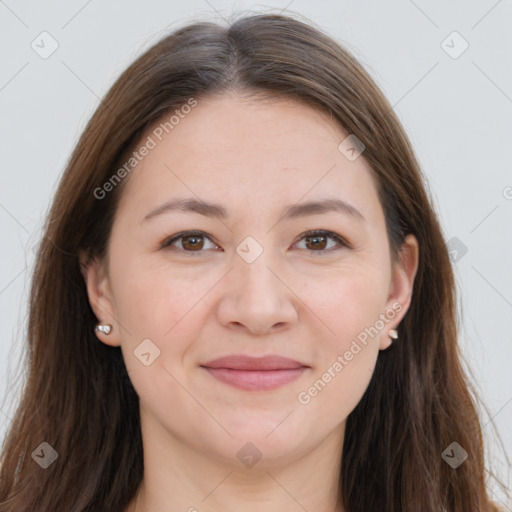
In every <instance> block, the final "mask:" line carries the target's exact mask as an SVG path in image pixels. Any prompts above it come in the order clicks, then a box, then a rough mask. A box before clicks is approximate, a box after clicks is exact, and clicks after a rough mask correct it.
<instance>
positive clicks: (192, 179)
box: [120, 94, 380, 218]
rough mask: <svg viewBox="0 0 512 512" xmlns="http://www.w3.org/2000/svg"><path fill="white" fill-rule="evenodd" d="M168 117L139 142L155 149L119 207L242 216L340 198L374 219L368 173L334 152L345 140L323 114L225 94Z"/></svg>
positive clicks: (293, 104) (300, 105) (303, 107)
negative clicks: (208, 209)
mask: <svg viewBox="0 0 512 512" xmlns="http://www.w3.org/2000/svg"><path fill="white" fill-rule="evenodd" d="M171 116H172V113H171V114H169V115H166V116H164V117H163V118H162V119H161V120H159V121H158V122H156V123H154V124H153V126H151V127H150V128H149V129H148V130H147V131H146V133H145V134H144V136H143V137H142V138H141V144H144V143H145V142H146V141H148V140H149V139H151V141H152V144H151V145H152V146H154V147H153V148H152V149H151V150H150V151H149V152H148V154H147V155H146V156H144V157H143V158H142V159H141V161H140V162H139V164H138V165H137V166H136V167H135V169H134V171H133V172H132V173H131V175H130V178H129V180H128V181H129V182H128V183H127V187H126V190H125V191H124V192H123V197H122V200H121V205H120V206H122V204H123V202H126V201H129V202H130V203H131V206H132V207H133V206H134V207H135V209H137V207H138V206H140V207H142V205H144V206H151V205H152V206H154V205H155V204H157V203H159V202H163V201H166V200H169V199H171V198H172V197H174V196H178V195H179V196H183V195H187V196H191V195H195V196H196V197H197V199H199V200H204V201H206V202H216V203H224V204H226V203H230V204H233V205H239V206H241V207H242V208H243V209H244V211H246V212H247V213H248V214H249V213H250V212H251V211H254V212H256V211H257V210H258V207H259V208H260V209H261V208H262V207H265V209H266V210H269V209H272V204H273V203H275V204H276V205H282V204H283V203H286V204H289V203H297V202H299V201H300V200H301V198H304V200H306V199H307V200H314V199H320V198H323V197H326V196H329V197H332V196H333V195H338V194H339V195H340V197H343V198H344V199H346V200H347V201H348V202H351V203H352V204H354V206H356V204H357V206H356V207H357V208H358V209H359V210H360V211H363V214H364V216H365V217H369V218H371V217H372V215H378V214H379V210H380V205H379V202H378V197H377V191H376V186H375V182H374V177H373V174H372V170H371V168H370V166H369V165H368V163H367V162H366V160H365V159H364V157H362V156H361V157H359V158H357V159H356V160H354V161H350V160H349V159H347V157H346V156H345V155H344V154H343V153H342V152H340V150H339V145H340V143H341V142H342V141H343V140H344V139H345V138H346V137H347V136H348V135H349V134H348V133H347V132H345V131H344V130H343V129H342V128H341V127H340V126H339V124H338V123H337V122H336V121H335V120H334V119H333V118H331V116H329V114H328V113H326V112H324V111H321V110H319V109H314V108H313V107H311V106H309V105H307V104H305V103H302V102H298V101H295V100H290V99H280V98H279V99H276V98H264V97H263V98H262V97H259V98H244V97H241V96H239V95H236V94H224V95H221V96H216V97H209V98H204V99H198V100H197V104H196V106H194V107H193V108H190V109H186V110H183V111H181V112H176V115H174V116H173V119H172V120H171ZM132 210H133V208H132Z"/></svg>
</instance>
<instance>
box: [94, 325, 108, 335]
mask: <svg viewBox="0 0 512 512" xmlns="http://www.w3.org/2000/svg"><path fill="white" fill-rule="evenodd" d="M94 330H95V331H96V332H102V333H103V334H106V335H109V334H110V332H111V331H112V326H111V325H110V324H98V325H96V327H95V328H94Z"/></svg>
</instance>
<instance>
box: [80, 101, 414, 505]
mask: <svg viewBox="0 0 512 512" xmlns="http://www.w3.org/2000/svg"><path fill="white" fill-rule="evenodd" d="M150 134H151V128H150V129H149V130H148V132H147V133H146V135H145V136H144V137H143V139H142V140H146V137H147V135H150ZM347 135H348V133H345V132H344V131H343V130H342V129H341V128H340V127H339V126H338V125H337V123H335V122H334V121H333V120H332V119H331V118H330V117H329V116H328V115H327V114H325V113H323V112H318V111H316V110H314V109H312V108H311V107H310V106H307V105H305V104H302V103H299V102H296V101H293V100H282V99H279V100H277V99H273V100H270V99H269V101H257V100H256V99H255V98H244V97H242V96H240V95H236V94H234V93H230V94H224V95H221V96H216V97H211V98H208V99H201V100H200V101H198V105H197V106H196V107H195V108H194V109H192V111H191V112H190V113H189V114H187V116H186V117H185V118H184V119H182V120H180V123H179V124H178V125H177V126H175V127H174V129H173V130H172V131H171V132H170V133H169V135H167V136H166V137H165V138H164V139H163V140H162V141H161V142H159V143H158V145H157V146H156V147H155V148H154V149H152V150H151V151H150V152H149V154H148V155H147V156H145V157H144V159H143V160H142V161H141V162H140V163H139V164H138V165H137V167H136V169H135V170H134V171H133V172H132V174H131V175H130V176H129V179H128V182H127V183H126V184H125V185H126V187H125V188H124V190H123V193H122V196H121V201H120V204H119V207H118V211H117V213H116V217H115V220H114V224H113V229H112V234H111V239H110V244H109V248H108V254H107V257H106V259H105V260H104V261H97V260H95V261H93V262H91V263H90V264H89V265H88V267H87V268H86V269H85V270H84V278H85V281H86V285H87V290H88V294H89V300H90V303H91V306H92V307H93V310H94V312H95V314H96V316H97V318H98V320H99V321H100V322H105V323H110V324H112V326H113V330H112V333H111V334H109V335H108V336H107V335H105V334H102V333H98V338H99V340H100V341H101V342H103V343H106V344H108V345H112V346H120V347H121V350H122V353H123V357H124V360H125V364H126V367H127V370H128V372H129V375H130V379H131V381H132V383H133V386H134V387H135V389H136V391H137V393H138V395H139V397H140V413H141V425H142V437H143V443H144V465H145V474H144V479H143V483H142V486H141V488H140V490H139V491H140V492H139V493H138V496H137V497H136V498H135V499H134V500H133V501H132V503H131V504H130V506H129V507H128V509H127V510H128V511H131V512H133V511H152V512H160V511H162V512H163V511H166V512H167V511H170V510H173V511H174V510H182V511H187V510H188V511H190V512H192V511H194V510H198V511H201V512H208V511H218V510H226V511H234V510H244V511H247V512H253V511H262V510H264V511H265V512H273V511H280V512H281V511H282V510H287V511H290V512H295V511H301V512H302V511H303V510H304V509H306V510H311V511H313V510H317V511H336V512H339V511H343V507H342V506H341V505H340V504H339V503H337V494H338V484H337V482H338V479H339V474H340V461H341V454H342V446H343V437H344V432H345V422H346V418H347V416H348V414H349V413H350V412H351V411H352V410H353V409H354V408H355V406H356V405H357V404H358V402H359V401H360V399H361V398H362V396H363V394H364V392H365V390H366V388H367V386H368V384H369V381H370V379H371V377H372V373H373V370H374V367H375V363H376V360H377V357H378V356H379V351H380V350H384V349H386V348H387V347H388V346H389V345H390V343H391V340H390V338H389V336H388V331H389V329H392V328H395V327H397V326H398V325H399V323H400V321H401V319H402V318H403V316H404V315H405V313H406V311H407V309H408V307H409V304H410V299H411V293H412V287H413V282H414V277H415V274H416V270H417V263H418V244H417V241H416V239H415V238H414V237H413V236H412V235H409V236H408V237H407V239H406V242H405V244H404V246H403V248H402V251H401V253H400V257H399V258H398V259H397V261H396V262H394V261H393V260H392V258H391V255H390V249H389V242H388V238H387V233H386V228H385V220H384V213H383V210H382V207H381V205H380V202H379V199H378V196H377V190H376V187H375V182H374V178H373V177H372V171H371V169H370V167H369V164H368V163H367V161H366V160H365V159H364V153H363V155H362V156H360V157H359V158H357V159H356V160H355V161H349V160H348V159H347V158H346V157H345V156H344V155H343V154H342V153H341V152H340V151H339V150H338V145H339V144H340V142H341V141H342V140H343V139H345V138H346V137H347ZM176 197H192V198H196V199H197V198H199V199H200V200H202V201H206V202H213V203H218V204H220V205H222V206H224V207H225V208H226V210H227V211H228V217H227V218H226V219H224V220H219V219H216V218H213V217H205V216H202V215H200V214H198V213H185V212H173V211H171V212H167V213H162V214H160V215H156V216H154V217H153V218H152V219H150V220H146V221H143V220H142V219H144V217H145V216H146V215H147V214H148V213H149V212H151V211H152V210H154V209H155V208H157V207H158V206H160V205H161V204H163V203H165V202H166V201H168V200H170V199H172V198H176ZM327 197H336V198H340V199H343V200H344V201H346V202H348V203H349V204H350V205H352V206H354V207H355V208H357V209H358V210H359V212H360V213H361V214H362V215H363V216H364V220H361V219H358V218H356V217H354V216H351V215H348V214H346V213H343V212H329V213H324V214H311V215H308V216H306V217H303V218H296V219H290V220H284V219H282V220H280V211H281V209H282V208H283V207H284V206H286V205H293V204H297V203H303V202H306V201H311V200H320V199H323V198H327ZM313 229H322V230H327V231H331V232H334V233H336V234H338V235H339V236H341V237H342V238H344V239H346V240H347V241H348V242H349V243H350V247H345V246H343V245H340V244H339V243H337V242H336V240H335V239H331V238H327V239H321V240H320V242H321V243H320V248H318V245H315V244H314V243H311V242H308V239H307V238H304V233H306V232H307V231H309V230H313ZM184 230H200V231H203V232H204V233H205V236H204V238H200V239H199V243H198V241H197V240H193V239H192V240H191V239H190V238H188V239H183V238H182V239H178V240H177V241H175V242H174V243H173V246H172V247H167V248H165V247H164V248H162V247H161V245H162V244H163V242H164V241H165V240H166V239H169V237H171V235H174V234H177V233H179V232H180V231H184ZM247 236H251V237H253V238H254V239H255V240H256V241H257V242H258V243H259V245H260V246H261V248H262V249H263V252H262V254H261V255H260V256H259V257H258V258H257V259H256V260H255V261H253V262H252V263H248V262H247V261H246V260H244V259H243V258H242V257H241V256H240V255H239V254H238V253H237V252H236V249H237V247H238V246H239V245H240V243H241V242H242V241H243V240H244V239H245V238H246V237H247ZM191 242H192V243H191ZM182 244H184V245H182ZM322 244H324V245H322ZM184 247H185V248H184ZM332 248H334V249H332ZM187 249H188V252H187ZM251 250H253V249H251ZM393 304H395V307H396V304H399V307H401V310H400V312H398V313H396V314H395V315H394V318H393V319H392V320H390V321H387V322H386V323H385V325H384V328H383V329H381V330H380V331H379V332H378V334H377V335H374V336H372V337H369V339H368V343H367V344H366V346H364V345H362V344H360V345H361V347H362V350H360V351H359V352H358V353H357V355H354V356H353V358H352V359H351V360H350V361H348V362H347V364H346V365H344V367H343V369H342V371H340V372H338V373H336V372H334V375H335V377H332V378H331V380H330V382H328V383H327V384H326V385H325V387H323V389H321V391H320V392H318V393H317V394H316V396H314V397H311V400H310V401H309V403H307V404H303V403H300V402H299V400H298V395H299V393H301V392H304V391H307V390H308V389H309V388H310V387H311V386H312V385H313V384H314V383H315V382H316V381H318V379H321V378H322V375H323V374H324V373H325V372H326V371H327V370H328V368H331V376H332V375H333V371H332V366H333V363H335V362H336V361H337V357H338V356H339V355H343V354H344V353H345V352H346V351H347V350H348V349H350V346H351V344H352V343H353V341H354V340H355V339H356V338H357V336H358V335H359V334H360V333H361V332H362V331H364V329H365V328H367V327H369V326H373V325H375V323H376V320H378V319H379V315H381V314H383V313H385V312H386V311H389V310H390V309H392V307H393ZM381 318H382V317H381ZM144 339H150V340H151V341H152V343H154V345H156V346H157V347H158V348H159V350H160V355H159V357H157V358H156V359H155V360H154V361H153V362H152V363H151V364H150V365H149V366H145V365H144V364H142V363H141V361H140V360H139V359H138V358H137V357H136V356H135V355H134V350H135V349H136V348H137V346H138V345H139V344H140V343H141V342H142V340H144ZM395 343H400V339H399V340H397V341H395ZM230 354H247V355H253V356H263V355H268V354H278V355H282V356H285V357H289V358H291V359H295V360H298V361H300V362H302V363H304V364H306V365H308V366H309V368H308V369H307V370H306V371H305V372H304V373H303V374H302V375H301V376H300V377H299V378H298V379H297V380H295V381H293V382H291V383H288V384H286V385H284V386H282V387H280V388H278V389H275V390H272V391H243V390H239V389H236V388H234V387H231V386H229V385H227V384H224V383H222V382H220V381H218V380H217V379H215V378H213V377H212V376H211V375H210V374H209V373H208V372H207V371H206V370H204V368H201V367H200V366H199V365H200V364H201V363H204V362H207V361H210V360H212V359H216V358H218V357H221V356H226V355H230ZM247 442H251V443H252V444H253V445H254V446H256V447H257V449H258V450H259V452H261V454H262V457H261V459H260V460H259V461H258V462H257V463H256V464H255V465H254V466H253V467H252V468H248V467H246V466H245V465H244V464H243V463H242V462H241V461H240V460H239V458H238V457H237V452H238V451H239V450H240V449H241V448H242V447H243V446H244V445H245V444H246V443H247Z"/></svg>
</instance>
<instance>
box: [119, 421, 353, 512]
mask: <svg viewBox="0 0 512 512" xmlns="http://www.w3.org/2000/svg"><path fill="white" fill-rule="evenodd" d="M148 423H149V422H148ZM145 427H146V429H144V427H143V439H144V479H143V481H142V483H141V486H140V488H139V491H138V493H137V496H136V497H135V498H134V500H133V501H132V502H131V503H130V506H129V507H128V508H127V509H126V512H164V511H165V512H168V511H169V510H182V511H184V512H214V511H219V510H225V511H231V510H244V512H261V511H265V512H277V511H279V512H282V511H283V510H286V511H287V512H295V511H296V512H304V510H310V511H322V512H344V509H343V507H342V505H341V504H340V503H339V477H340V469H341V450H342V446H343V433H344V425H343V426H342V427H343V428H340V429H336V430H334V431H332V432H331V433H330V434H329V435H328V436H327V437H326V438H325V439H324V440H323V441H322V443H321V444H320V445H319V446H316V447H315V448H314V449H312V450H310V451H309V452H307V453H305V454H303V455H302V456H301V457H299V458H296V459H295V458H294V459H290V460H287V461H273V460H272V459H266V458H265V457H262V459H261V460H260V461H259V462H258V463H257V464H256V465H254V466H253V467H252V468H246V467H243V465H242V464H240V462H239V461H238V460H237V459H236V458H234V460H231V461H229V460H224V459H220V458H218V457H216V456H215V455H214V454H212V453H211V452H208V451H207V450H205V449H203V450H198V449H197V448H194V447H190V446H188V445H186V444H184V443H183V442H181V441H180V440H177V439H174V438H173V437H171V436H169V432H166V434H167V435H166V442H165V444H162V437H160V436H157V435H154V434H155V432H154V431H153V430H152V429H153V427H155V425H150V424H147V425H145ZM144 430H146V433H147V434H148V435H146V436H145V435H144ZM150 431H151V434H149V432H150ZM241 444H243V443H241Z"/></svg>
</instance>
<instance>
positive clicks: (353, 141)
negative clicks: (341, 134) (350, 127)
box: [338, 134, 366, 162]
mask: <svg viewBox="0 0 512 512" xmlns="http://www.w3.org/2000/svg"><path fill="white" fill-rule="evenodd" d="M338 149H339V151H340V153H341V154H342V155H343V156H344V157H345V158H346V159H347V160H350V161H351V162H353V161H354V160H357V159H358V158H359V157H360V156H361V154H362V153H363V151H364V150H365V149H366V146H365V145H364V144H363V143H362V142H361V141H360V140H359V139H358V138H357V137H356V136H355V135H354V134H352V135H349V136H348V137H347V138H345V139H343V140H342V141H341V143H340V145H339V146H338Z"/></svg>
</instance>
